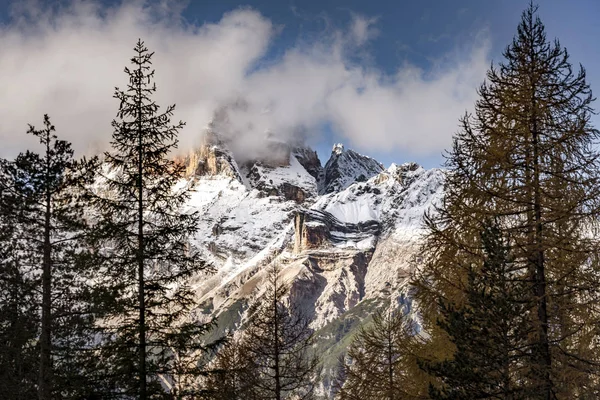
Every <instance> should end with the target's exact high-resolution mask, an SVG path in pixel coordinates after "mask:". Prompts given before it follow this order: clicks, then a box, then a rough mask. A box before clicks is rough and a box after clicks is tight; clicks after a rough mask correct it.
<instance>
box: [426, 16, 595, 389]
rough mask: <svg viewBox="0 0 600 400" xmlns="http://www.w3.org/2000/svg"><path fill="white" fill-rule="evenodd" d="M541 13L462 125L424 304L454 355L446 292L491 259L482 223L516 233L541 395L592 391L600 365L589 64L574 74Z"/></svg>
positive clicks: (513, 251)
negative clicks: (444, 318) (445, 323)
mask: <svg viewBox="0 0 600 400" xmlns="http://www.w3.org/2000/svg"><path fill="white" fill-rule="evenodd" d="M536 11H537V8H536V7H534V6H533V5H530V6H529V8H528V9H527V10H525V12H524V13H523V16H522V19H521V22H520V24H519V27H518V31H517V35H516V37H515V38H514V40H513V42H512V43H511V45H510V46H508V47H507V49H506V50H505V52H504V58H505V61H504V62H503V63H500V64H499V65H498V66H497V67H492V68H491V69H490V70H489V71H488V74H487V81H486V82H485V83H484V84H483V85H482V86H481V88H480V89H479V95H480V99H479V100H478V101H477V103H476V105H475V114H474V115H468V114H467V115H466V116H465V117H464V118H463V119H462V121H461V125H462V129H461V131H460V132H459V133H458V134H457V135H456V136H455V138H454V143H453V148H452V150H451V151H450V152H449V154H448V158H447V163H446V165H447V167H448V169H449V173H448V175H447V180H446V184H445V189H446V191H445V198H444V200H443V203H442V204H441V206H440V207H439V209H438V210H437V211H438V212H437V214H436V215H433V216H429V217H428V219H427V224H428V227H429V233H428V236H427V238H426V242H425V245H424V248H423V249H424V254H425V265H424V266H423V268H422V269H421V270H420V271H419V273H418V275H417V276H416V279H415V283H416V286H417V289H418V290H417V300H418V302H419V305H420V308H421V311H422V315H423V320H424V325H425V328H426V330H427V331H428V333H429V334H430V335H431V341H430V349H433V351H434V352H436V353H437V357H438V359H440V360H443V359H451V358H452V356H453V351H452V349H453V347H452V345H451V343H450V341H449V338H448V335H447V334H446V333H444V332H443V330H441V329H440V326H439V325H437V320H438V318H439V315H440V309H439V304H440V303H439V302H438V301H437V300H438V299H440V298H441V299H443V301H444V302H445V303H444V304H446V305H447V306H450V305H452V306H453V307H457V308H460V307H461V306H462V305H463V304H464V303H465V301H466V300H467V293H468V290H467V284H468V281H469V279H468V278H467V277H468V271H470V270H471V269H474V270H475V271H478V270H480V269H481V267H482V265H483V263H484V260H485V254H484V251H483V248H484V247H483V246H482V245H481V238H480V234H479V232H480V230H481V226H482V224H483V223H484V222H485V221H486V220H487V219H489V218H495V219H496V220H497V222H498V227H499V229H500V230H501V232H502V235H503V236H509V237H510V246H509V249H508V251H509V253H510V255H511V257H512V260H513V261H512V262H513V269H514V270H515V274H516V275H517V276H519V277H521V279H523V281H524V282H525V283H526V284H527V285H528V288H529V289H528V292H529V296H528V299H527V300H526V304H527V307H528V308H527V312H526V315H527V317H528V319H529V326H530V328H531V333H530V334H529V335H528V336H527V342H528V343H527V347H526V348H525V349H524V351H523V354H522V355H523V359H522V364H523V365H524V366H526V367H527V370H526V371H522V375H520V378H521V379H523V382H524V383H525V382H526V383H527V385H528V387H529V391H530V393H535V395H533V396H534V397H535V398H542V399H555V398H559V399H561V398H565V399H566V398H586V396H587V397H590V396H591V397H592V398H593V397H594V396H597V394H598V392H597V390H598V383H597V382H598V373H599V368H598V367H599V365H600V364H599V362H600V355H599V352H598V347H597V346H596V345H595V344H594V343H597V340H598V330H597V324H598V309H597V304H598V301H599V298H598V294H599V293H598V290H599V288H600V285H599V279H600V275H599V274H598V272H599V266H598V251H597V249H598V240H597V239H596V237H597V228H598V216H599V214H600V204H599V200H600V185H599V183H600V182H599V178H600V176H599V173H598V171H599V169H598V168H599V161H598V151H597V148H596V147H595V146H596V143H597V141H598V137H599V132H598V130H596V129H595V128H594V127H593V126H592V125H591V123H590V116H591V114H592V113H593V110H592V108H591V104H592V101H593V97H592V93H591V90H590V88H589V86H588V84H587V83H586V79H585V70H584V69H583V68H580V69H579V71H577V72H574V71H573V68H572V66H571V64H570V63H569V57H568V53H567V52H566V50H565V49H563V48H562V47H561V46H560V44H559V42H558V41H554V42H552V43H551V42H548V40H547V39H546V33H545V29H544V26H543V24H542V22H541V21H540V19H539V18H538V17H537V14H536ZM467 266H468V267H467ZM507 318H508V316H507ZM444 349H446V350H444Z"/></svg>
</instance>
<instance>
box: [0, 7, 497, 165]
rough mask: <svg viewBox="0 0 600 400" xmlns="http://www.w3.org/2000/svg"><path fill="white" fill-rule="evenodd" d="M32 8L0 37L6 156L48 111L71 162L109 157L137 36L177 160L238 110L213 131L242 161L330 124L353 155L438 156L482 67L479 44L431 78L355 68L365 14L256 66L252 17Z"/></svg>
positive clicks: (261, 36) (261, 40)
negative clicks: (219, 116) (105, 153)
mask: <svg viewBox="0 0 600 400" xmlns="http://www.w3.org/2000/svg"><path fill="white" fill-rule="evenodd" d="M36 3H37V2H32V1H28V2H22V3H16V4H19V5H17V6H15V7H14V8H13V14H12V18H11V20H10V22H9V23H8V24H7V25H5V26H3V27H1V28H0V41H1V42H2V43H3V46H2V48H1V49H0V87H2V88H3V90H1V91H0V101H1V102H2V104H3V107H2V108H1V109H0V121H2V122H0V139H1V140H2V142H3V144H4V146H3V148H2V149H1V150H0V153H1V154H0V155H2V156H14V155H15V154H16V152H17V151H21V150H23V149H24V148H25V147H26V146H28V145H29V144H30V142H27V138H26V137H25V134H24V132H25V131H26V128H27V123H32V124H33V125H36V124H39V123H41V117H42V115H43V114H44V113H48V114H50V116H51V118H52V121H53V123H54V124H55V125H56V127H57V133H58V134H59V136H61V137H63V138H66V139H68V140H71V141H72V142H73V143H74V145H75V148H76V150H78V151H79V152H86V151H87V152H89V151H96V150H99V149H106V147H107V144H108V142H109V141H110V135H111V133H112V132H111V127H110V121H111V120H112V119H113V118H114V116H115V114H116V111H117V107H118V103H117V101H116V100H115V99H113V98H112V95H113V92H114V87H115V86H118V87H121V88H124V87H125V85H126V83H127V77H126V76H125V74H124V73H123V67H124V66H126V65H127V64H128V62H129V59H130V57H131V56H132V54H133V53H132V48H133V46H134V44H135V42H136V40H137V39H138V38H142V40H144V41H145V42H146V44H147V46H148V47H149V48H150V49H151V50H152V51H155V56H154V58H153V62H154V66H155V68H156V82H157V86H158V93H157V102H158V104H159V105H162V106H166V105H168V104H172V103H176V104H177V108H176V110H175V119H176V120H179V119H181V120H184V121H186V122H187V125H186V127H185V128H184V131H183V132H182V135H181V144H180V147H181V148H183V149H187V148H189V147H191V146H193V145H195V144H196V143H198V140H199V138H200V135H201V133H202V131H203V130H204V129H205V127H206V126H207V125H208V124H209V123H210V122H211V120H212V119H213V117H214V115H215V113H216V112H217V111H218V110H221V111H222V110H223V108H224V107H226V106H228V105H235V104H241V103H243V104H244V107H235V106H231V107H226V108H227V123H226V124H222V126H221V129H222V130H223V131H224V132H223V133H224V134H225V135H226V136H229V138H230V139H232V141H233V142H234V143H236V147H237V151H238V152H244V151H246V152H254V151H258V150H259V149H260V147H261V146H262V140H263V139H264V138H265V137H266V133H267V132H274V133H276V134H277V135H278V136H279V137H280V138H282V139H284V140H285V139H291V138H293V137H294V136H295V135H297V134H298V132H303V134H305V135H308V136H309V137H310V136H315V135H318V134H319V127H321V126H323V125H324V124H329V125H331V126H332V127H334V129H335V130H336V133H337V135H338V136H341V137H345V138H346V139H347V141H348V142H350V143H351V144H352V145H353V146H355V147H357V148H358V149H360V150H364V151H390V149H395V150H398V151H403V152H405V153H412V154H432V153H439V152H440V151H441V150H442V149H443V148H444V147H446V146H448V145H449V143H450V138H451V134H452V133H453V132H454V131H455V127H456V126H457V120H458V117H459V116H460V115H461V114H462V113H464V111H465V110H466V109H470V108H471V107H472V105H473V102H474V100H475V98H476V93H475V88H476V87H477V85H478V84H479V83H480V82H481V81H482V80H483V78H484V73H485V70H486V69H487V67H488V66H489V61H488V50H489V49H488V45H487V41H486V40H479V41H475V42H473V43H471V44H469V46H468V48H467V49H466V50H465V49H463V50H461V51H452V52H450V53H448V55H447V57H446V59H445V60H444V61H445V62H443V63H440V65H438V66H437V67H435V68H433V69H432V70H431V71H428V72H425V71H423V70H421V69H419V68H417V67H415V66H413V65H410V64H403V65H400V66H399V67H398V69H397V71H396V73H395V74H392V75H389V74H385V73H384V72H382V71H381V70H379V69H378V68H376V67H375V66H373V65H372V63H366V62H365V63H363V62H361V61H360V60H359V61H357V58H356V57H355V54H356V53H358V52H360V51H368V44H369V42H370V41H372V40H373V39H374V38H376V36H377V34H378V32H377V29H376V24H377V20H376V19H375V18H370V17H365V16H361V15H354V16H353V18H352V22H351V23H350V25H349V26H347V27H346V28H345V30H338V31H334V32H328V33H327V34H326V35H325V36H322V37H320V38H318V39H316V40H313V41H310V42H306V41H303V42H301V43H300V42H298V44H296V45H294V46H292V47H289V48H287V49H285V51H284V52H283V55H282V56H281V57H279V58H277V59H266V57H267V52H268V50H269V48H270V46H271V44H272V41H273V38H274V37H275V35H277V29H276V28H275V25H274V24H275V23H277V21H270V20H269V19H267V18H266V17H265V16H263V15H262V14H261V13H260V12H259V11H257V10H253V9H250V8H239V9H235V10H232V11H230V12H228V13H226V14H224V15H223V17H222V18H221V20H220V21H218V22H216V23H204V24H202V25H195V24H191V23H189V22H187V21H186V20H185V19H184V18H183V11H184V7H183V6H182V5H181V4H182V3H181V2H178V1H169V0H167V1H153V2H147V1H141V0H138V1H124V2H122V3H119V4H116V5H114V6H110V7H109V6H106V5H102V4H101V3H98V2H94V1H83V0H79V1H72V2H70V3H68V5H66V6H61V7H58V8H47V7H46V8H43V7H39V4H36ZM40 4H41V3H40ZM35 10H42V11H35ZM284 29H285V28H284ZM365 46H366V47H365ZM261 61H267V62H261ZM240 102H241V103H240ZM29 140H30V139H29Z"/></svg>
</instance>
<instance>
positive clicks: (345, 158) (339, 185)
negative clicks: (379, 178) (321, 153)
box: [319, 143, 384, 194]
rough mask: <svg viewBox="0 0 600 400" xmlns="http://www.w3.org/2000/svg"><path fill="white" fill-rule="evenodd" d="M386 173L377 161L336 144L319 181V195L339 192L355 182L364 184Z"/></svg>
mask: <svg viewBox="0 0 600 400" xmlns="http://www.w3.org/2000/svg"><path fill="white" fill-rule="evenodd" d="M382 171H384V167H383V165H382V164H381V163H379V162H378V161H377V160H375V159H373V158H371V157H368V156H364V155H362V154H359V153H357V152H355V151H354V150H349V149H348V150H346V149H345V148H344V145H343V144H341V143H336V144H335V145H334V146H333V149H332V151H331V157H330V158H329V160H328V161H327V164H325V168H324V170H323V175H322V177H321V179H320V180H319V194H327V193H334V192H339V191H341V190H344V189H346V188H347V187H348V186H350V185H351V184H353V183H354V182H364V181H366V180H368V179H370V178H372V177H373V176H375V175H378V174H379V173H381V172H382Z"/></svg>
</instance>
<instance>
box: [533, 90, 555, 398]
mask: <svg viewBox="0 0 600 400" xmlns="http://www.w3.org/2000/svg"><path fill="white" fill-rule="evenodd" d="M533 104H534V112H535V100H534V101H533ZM532 136H533V138H532V142H533V189H534V203H533V204H534V205H533V211H534V215H535V217H534V218H535V249H534V252H535V254H534V257H533V259H534V263H535V277H534V289H533V290H534V294H535V298H536V302H537V318H538V324H539V325H538V335H539V337H538V341H539V343H538V346H539V349H538V352H539V354H538V356H539V359H538V360H537V361H538V362H539V363H540V364H541V365H540V367H541V370H540V373H541V375H542V376H541V377H540V378H541V379H542V384H543V393H544V398H545V399H547V400H550V399H551V398H552V379H551V377H550V370H551V368H552V357H551V354H550V344H549V341H548V311H547V301H546V271H545V265H544V249H543V241H544V240H543V235H542V233H543V225H542V206H541V195H540V170H539V142H538V132H537V122H536V120H535V118H534V121H533V130H532Z"/></svg>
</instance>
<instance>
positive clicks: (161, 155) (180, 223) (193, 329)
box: [93, 40, 209, 399]
mask: <svg viewBox="0 0 600 400" xmlns="http://www.w3.org/2000/svg"><path fill="white" fill-rule="evenodd" d="M134 53H135V54H134V56H133V57H132V59H131V63H132V65H133V68H132V69H129V68H127V67H126V68H125V73H126V74H127V76H128V77H129V83H128V85H127V89H126V90H124V91H122V90H119V89H118V88H117V89H116V91H115V95H114V97H115V98H116V99H117V100H119V104H120V105H119V111H118V113H117V118H116V119H115V120H114V121H113V123H112V126H113V128H114V133H113V140H112V142H111V143H112V151H111V152H108V153H106V154H105V161H106V165H107V167H106V168H105V169H104V170H103V171H104V172H103V174H102V176H101V178H100V179H99V185H98V187H97V188H96V189H97V190H96V191H95V198H94V200H93V203H94V205H95V207H94V208H95V212H96V216H97V221H98V222H97V226H96V232H97V235H96V237H95V240H96V242H95V243H94V248H95V249H97V250H98V254H99V255H100V256H102V257H103V258H104V261H103V263H102V265H101V267H100V271H101V272H100V277H99V278H98V286H99V287H104V288H105V292H104V295H103V296H102V297H101V298H99V300H100V301H101V304H102V309H103V310H104V313H103V315H102V320H103V324H102V328H103V333H102V337H103V338H104V341H103V343H102V344H101V348H102V350H101V359H100V361H99V363H100V366H101V367H102V368H100V369H99V371H100V370H102V376H99V378H102V377H104V378H105V379H104V382H105V385H104V388H103V390H104V391H106V392H110V393H112V395H115V396H116V395H123V396H135V397H136V398H138V399H148V398H155V397H157V396H158V397H160V396H166V395H167V393H169V395H170V396H173V397H176V398H193V392H194V390H196V388H195V384H194V383H195V382H196V381H197V377H198V375H199V373H200V372H201V371H199V368H198V366H197V364H196V363H194V362H193V360H192V361H190V358H192V359H193V358H194V357H198V358H199V356H200V355H201V354H202V352H203V350H204V349H205V345H204V344H203V342H202V335H203V334H204V333H206V330H207V329H208V328H209V326H208V325H205V324H200V323H197V322H196V321H194V320H192V319H190V313H189V312H190V310H191V308H192V307H193V306H194V297H193V291H192V289H191V287H190V286H189V284H188V282H189V279H190V278H191V277H192V276H196V275H197V274H199V273H201V272H202V271H204V272H206V271H207V270H208V266H207V264H206V263H205V262H204V261H203V260H202V259H201V258H200V254H199V252H198V250H197V249H196V248H195V247H194V246H193V244H192V241H191V239H192V238H193V235H194V234H195V233H196V231H197V226H198V219H199V214H198V212H187V211H185V210H184V209H183V206H184V204H185V202H186V201H187V200H188V198H189V195H190V190H191V183H190V182H186V181H185V180H184V179H183V178H184V171H185V167H184V165H182V164H179V163H177V162H175V161H173V159H172V157H173V156H174V154H173V152H174V151H175V149H176V148H177V143H178V139H177V135H178V132H179V131H180V130H181V128H182V127H183V126H184V124H183V123H182V122H179V123H178V124H176V125H172V124H171V122H170V120H171V117H172V115H173V111H174V109H175V106H174V105H171V106H169V107H167V108H166V110H165V111H164V112H162V113H161V112H159V106H158V105H157V104H156V103H155V101H154V100H153V99H152V96H153V95H154V93H155V92H156V85H155V84H154V82H153V79H154V70H152V69H151V66H152V62H151V59H152V55H153V53H150V52H148V49H147V48H146V47H145V45H144V43H143V42H142V41H141V40H139V41H138V42H137V44H136V46H135V49H134ZM183 355H185V360H183V359H182V358H181V356H183ZM184 381H185V382H186V385H185V386H186V388H185V390H183V389H181V388H178V382H184ZM105 396H108V394H105ZM185 396H188V397H185Z"/></svg>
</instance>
